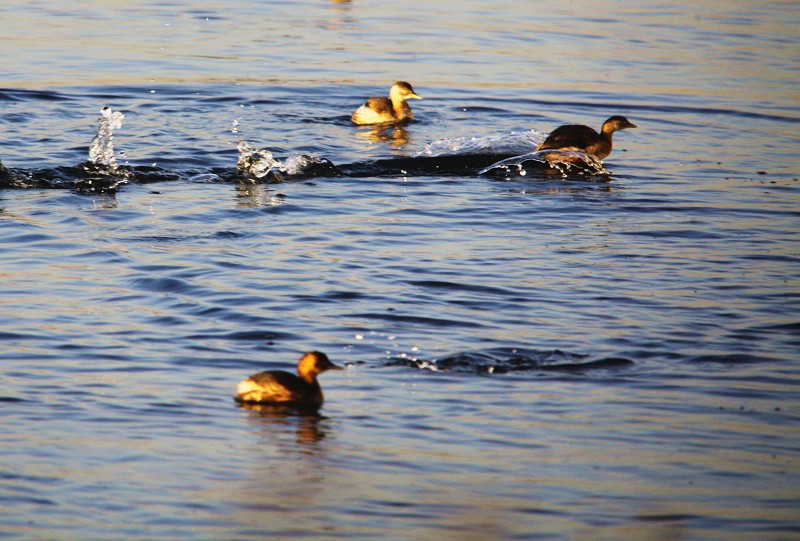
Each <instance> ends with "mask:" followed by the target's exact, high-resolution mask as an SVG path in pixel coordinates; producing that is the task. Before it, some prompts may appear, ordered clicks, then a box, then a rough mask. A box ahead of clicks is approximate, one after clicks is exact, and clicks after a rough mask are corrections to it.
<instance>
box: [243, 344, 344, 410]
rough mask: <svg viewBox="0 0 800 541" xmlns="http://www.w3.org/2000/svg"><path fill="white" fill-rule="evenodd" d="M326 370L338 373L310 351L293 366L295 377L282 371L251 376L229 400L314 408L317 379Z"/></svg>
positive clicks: (321, 355)
mask: <svg viewBox="0 0 800 541" xmlns="http://www.w3.org/2000/svg"><path fill="white" fill-rule="evenodd" d="M326 370H342V367H340V366H336V365H335V364H333V363H332V362H331V360H330V359H328V356H327V355H325V354H324V353H321V352H319V351H311V352H308V353H306V354H305V355H303V356H302V357H301V358H300V361H299V362H298V363H297V373H298V374H299V376H295V375H294V374H290V373H289V372H284V371H283V370H268V371H266V372H259V373H258V374H253V375H252V376H250V377H249V378H247V379H245V380H244V381H242V382H241V383H240V384H239V387H238V388H237V389H236V395H235V396H234V397H233V399H234V400H236V401H237V402H239V403H249V404H272V405H276V406H293V407H298V408H312V409H316V408H319V407H320V406H321V405H322V401H323V396H322V389H321V388H320V386H319V382H317V376H319V375H320V374H322V373H323V372H325V371H326Z"/></svg>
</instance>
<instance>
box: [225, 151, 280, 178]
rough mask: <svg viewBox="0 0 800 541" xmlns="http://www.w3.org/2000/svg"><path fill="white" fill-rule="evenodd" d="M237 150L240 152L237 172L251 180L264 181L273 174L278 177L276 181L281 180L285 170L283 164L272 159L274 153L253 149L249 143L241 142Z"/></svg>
mask: <svg viewBox="0 0 800 541" xmlns="http://www.w3.org/2000/svg"><path fill="white" fill-rule="evenodd" d="M236 148H237V149H238V150H239V160H238V161H237V162H236V170H237V171H238V172H239V174H240V175H242V176H243V177H246V178H249V179H262V178H264V177H266V176H267V175H269V174H273V175H275V176H276V177H277V178H276V180H281V178H282V177H281V172H283V171H285V169H284V167H283V164H282V163H281V162H279V161H278V160H276V159H275V158H273V157H272V152H270V151H269V150H262V149H259V148H253V147H251V146H250V145H249V144H248V143H247V141H239V142H238V143H237V144H236Z"/></svg>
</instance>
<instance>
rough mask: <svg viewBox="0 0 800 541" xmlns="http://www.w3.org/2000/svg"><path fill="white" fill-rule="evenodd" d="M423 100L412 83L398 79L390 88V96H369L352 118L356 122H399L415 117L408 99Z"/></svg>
mask: <svg viewBox="0 0 800 541" xmlns="http://www.w3.org/2000/svg"><path fill="white" fill-rule="evenodd" d="M408 99H415V100H421V99H422V96H419V95H417V93H416V92H414V89H413V88H411V85H410V84H408V83H406V82H405V81H398V82H396V83H395V84H393V85H392V88H390V89H389V97H388V98H383V97H378V98H367V101H366V102H365V103H364V105H362V106H361V107H359V108H358V109H356V110H355V111H353V114H352V115H351V116H350V119H351V120H352V121H353V122H355V123H356V124H397V123H399V122H404V121H406V120H411V119H413V118H414V113H412V112H411V107H410V106H409V105H408V103H407V102H406V100H408Z"/></svg>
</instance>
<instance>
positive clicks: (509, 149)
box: [414, 130, 545, 158]
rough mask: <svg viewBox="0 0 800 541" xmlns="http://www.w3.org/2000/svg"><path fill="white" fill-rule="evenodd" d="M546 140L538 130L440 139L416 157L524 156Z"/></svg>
mask: <svg viewBox="0 0 800 541" xmlns="http://www.w3.org/2000/svg"><path fill="white" fill-rule="evenodd" d="M544 139H545V136H544V134H543V133H539V132H537V131H536V130H528V131H524V132H521V133H517V132H509V133H503V134H496V135H486V136H483V137H456V138H453V139H440V140H438V141H434V142H432V143H428V144H427V145H425V148H423V149H422V150H420V151H419V152H417V153H416V154H414V157H415V158H419V157H437V156H449V155H464V154H505V155H509V154H524V153H526V152H530V151H531V150H533V149H534V148H536V147H537V146H539V145H540V144H541V143H542V141H544Z"/></svg>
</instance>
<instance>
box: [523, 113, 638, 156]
mask: <svg viewBox="0 0 800 541" xmlns="http://www.w3.org/2000/svg"><path fill="white" fill-rule="evenodd" d="M635 127H636V125H635V124H632V123H631V122H629V121H628V119H627V118H625V117H624V116H612V117H611V118H609V119H608V120H606V121H605V122H603V127H602V128H600V133H597V132H596V131H594V129H592V128H590V127H589V126H582V125H580V124H568V125H566V126H559V127H558V128H556V129H555V130H553V131H552V132H551V133H550V135H548V136H547V139H545V140H544V142H543V143H542V144H541V145H539V146H538V147H536V150H578V151H580V152H585V153H586V154H591V155H592V156H594V157H595V158H597V159H598V160H602V159H603V158H605V157H606V156H608V155H609V154H611V136H612V135H613V134H614V132H615V131H618V130H624V129H626V128H635Z"/></svg>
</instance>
